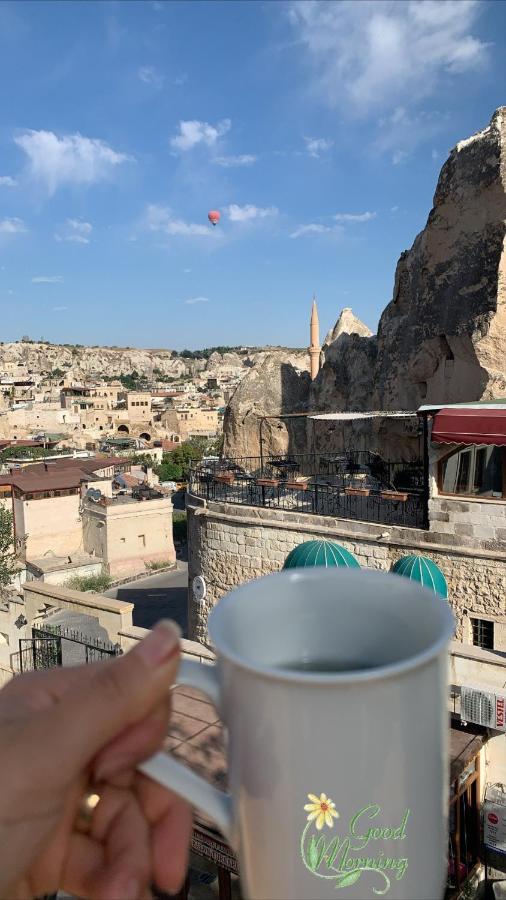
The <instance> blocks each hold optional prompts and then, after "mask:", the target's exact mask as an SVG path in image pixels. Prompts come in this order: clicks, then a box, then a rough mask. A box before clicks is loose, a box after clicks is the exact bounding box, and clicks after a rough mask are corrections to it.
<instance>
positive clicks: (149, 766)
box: [137, 659, 233, 843]
mask: <svg viewBox="0 0 506 900" xmlns="http://www.w3.org/2000/svg"><path fill="white" fill-rule="evenodd" d="M176 684H184V685H188V687H193V688H197V689H198V690H199V691H202V692H203V693H204V694H206V696H208V697H209V699H210V700H211V701H212V703H213V706H215V708H216V710H217V711H218V712H219V708H220V686H219V682H218V676H217V671H216V666H214V665H209V664H208V663H200V662H195V661H194V660H191V659H182V660H181V662H180V664H179V672H178V676H177V681H176ZM137 768H138V769H139V771H140V772H142V773H143V774H144V775H149V777H150V778H153V780H154V781H158V783H159V784H162V785H163V786H164V787H166V788H169V790H171V791H174V793H176V794H179V796H180V797H183V798H184V799H185V800H188V801H189V802H190V803H191V804H192V806H196V807H197V808H198V809H201V810H202V812H204V813H205V814H206V815H207V816H209V818H210V819H212V820H213V821H214V822H216V824H217V826H218V828H219V829H220V831H221V832H222V834H223V835H224V836H225V838H226V839H227V841H228V842H229V843H233V837H232V799H231V797H230V794H226V793H225V792H224V791H218V790H217V789H216V788H214V787H212V785H210V784H208V782H207V781H205V779H204V778H201V777H200V775H196V774H195V772H192V771H191V769H188V768H187V766H185V765H183V764H182V763H180V762H176V760H175V759H174V758H173V757H172V756H169V754H168V753H161V752H160V753H155V754H154V755H153V756H151V757H150V758H149V759H146V760H144V762H142V763H139V765H138V766H137Z"/></svg>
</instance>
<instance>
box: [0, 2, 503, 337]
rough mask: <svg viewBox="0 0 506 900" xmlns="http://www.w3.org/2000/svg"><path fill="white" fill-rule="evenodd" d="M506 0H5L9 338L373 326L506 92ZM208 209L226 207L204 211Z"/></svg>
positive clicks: (0, 130)
mask: <svg viewBox="0 0 506 900" xmlns="http://www.w3.org/2000/svg"><path fill="white" fill-rule="evenodd" d="M505 26H506V4H504V3H501V2H475V0H446V2H438V0H435V2H433V0H422V2H418V0H409V2H401V0H394V2H390V0H385V2H383V0H373V2H372V3H369V2H368V0H362V2H355V0H353V2H347V0H344V2H335V3H334V2H333V3H330V4H328V3H326V2H322V3H319V2H316V0H310V2H308V3H306V2H303V0H300V2H293V3H292V2H286V3H285V2H266V3H263V2H260V0H259V2H248V0H241V2H234V0H227V2H223V3H222V2H207V3H204V2H199V3H197V2H171V3H168V2H162V0H144V2H135V0H131V2H108V0H105V2H94V0H86V2H80V0H73V2H45V0H35V2H23V0H17V2H14V3H9V2H7V3H2V2H0V85H1V88H0V302H1V308H2V315H1V320H0V321H1V326H2V327H1V333H0V339H1V340H4V341H6V340H16V339H18V338H19V337H21V335H23V334H28V335H30V336H31V337H32V338H39V337H44V338H46V339H47V340H51V341H55V342H56V341H66V342H77V343H82V344H107V345H118V346H125V345H130V346H140V347H171V348H175V349H182V348H183V347H190V348H197V347H203V346H210V345H216V344H232V345H235V344H249V345H252V344H265V343H273V344H287V345H289V346H304V345H306V344H307V342H308V317H309V310H310V301H311V296H312V293H313V291H315V292H316V295H317V298H318V304H319V310H320V321H321V326H322V332H324V331H326V330H327V329H328V328H329V327H331V325H333V324H334V321H335V319H336V318H337V315H338V313H339V311H340V309H341V308H342V307H343V306H351V307H352V308H353V310H354V312H355V313H356V314H357V315H359V316H360V317H361V318H362V319H363V320H364V321H365V322H366V323H367V324H368V325H369V326H370V327H371V328H373V329H375V327H376V325H377V321H378V318H379V315H380V313H381V310H382V309H383V307H384V305H385V304H386V303H387V302H388V301H389V299H390V297H391V292H392V286H393V278H394V271H395V264H396V261H397V258H398V256H399V254H400V252H401V251H402V250H403V249H405V248H407V247H409V246H410V245H411V243H412V241H413V239H414V237H415V235H416V234H417V232H418V231H419V230H420V229H421V228H422V227H423V226H424V224H425V221H426V218H427V214H428V212H429V209H430V207H431V203H432V196H433V193H434V188H435V185H436V180H437V176H438V172H439V169H440V167H441V165H442V163H443V161H444V159H445V157H446V155H447V153H448V150H449V149H450V148H451V147H452V146H453V145H454V144H455V143H456V142H457V141H458V140H459V139H461V138H464V137H466V136H468V135H470V134H471V133H473V132H474V131H476V130H478V129H480V128H483V127H484V126H485V125H486V124H487V123H488V120H489V118H490V116H491V114H492V112H493V111H494V109H495V108H496V107H497V106H500V105H501V104H506V84H505V76H506V61H505V60H506V55H505V53H504V34H505V33H506V29H505ZM209 209H218V210H220V212H221V222H220V224H219V225H218V226H217V227H216V228H212V227H211V226H210V225H209V223H208V221H207V212H208V210H209Z"/></svg>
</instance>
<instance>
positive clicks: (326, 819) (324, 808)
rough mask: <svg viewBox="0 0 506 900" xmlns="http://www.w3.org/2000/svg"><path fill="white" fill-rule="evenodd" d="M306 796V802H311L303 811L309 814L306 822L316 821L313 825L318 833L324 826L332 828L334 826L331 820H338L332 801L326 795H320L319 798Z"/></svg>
mask: <svg viewBox="0 0 506 900" xmlns="http://www.w3.org/2000/svg"><path fill="white" fill-rule="evenodd" d="M307 796H308V800H310V801H311V803H306V805H305V807H304V809H305V811H306V812H307V813H309V815H308V817H307V820H308V822H312V821H313V820H314V819H316V821H315V825H316V827H317V829H318V831H321V829H322V828H323V826H324V825H328V827H329V828H332V826H333V824H334V821H333V819H338V818H339V813H338V811H337V809H336V804H335V803H334V801H333V800H331V799H330V797H327V795H326V794H320V796H319V797H317V796H316V794H308V795H307Z"/></svg>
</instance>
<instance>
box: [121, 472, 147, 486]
mask: <svg viewBox="0 0 506 900" xmlns="http://www.w3.org/2000/svg"><path fill="white" fill-rule="evenodd" d="M114 480H115V481H116V482H117V483H118V484H120V485H122V486H123V487H127V488H133V487H139V484H141V483H142V482H143V481H144V480H145V479H143V478H136V477H135V475H129V474H128V472H122V473H121V474H120V475H116V476H115V479H114Z"/></svg>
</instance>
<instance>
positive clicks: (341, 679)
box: [208, 568, 456, 687]
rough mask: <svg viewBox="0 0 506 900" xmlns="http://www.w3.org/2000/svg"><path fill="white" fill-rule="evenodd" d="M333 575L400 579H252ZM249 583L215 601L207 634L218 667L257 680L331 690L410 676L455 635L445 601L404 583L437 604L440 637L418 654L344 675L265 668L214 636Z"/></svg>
mask: <svg viewBox="0 0 506 900" xmlns="http://www.w3.org/2000/svg"><path fill="white" fill-rule="evenodd" d="M337 572H340V574H341V575H344V576H345V577H348V576H350V575H351V576H352V577H353V576H354V575H360V576H361V577H366V578H368V579H371V580H376V581H377V580H378V579H379V578H381V579H387V580H390V581H392V583H395V584H396V585H397V582H398V580H399V579H400V578H401V576H400V575H393V574H392V573H390V572H380V571H366V570H364V569H360V570H356V569H347V570H345V572H343V570H336V569H318V568H313V569H303V568H301V569H293V570H291V571H290V572H287V571H281V572H275V573H272V574H269V575H264V576H261V577H260V578H257V579H254V581H257V582H258V581H262V580H263V579H265V578H277V579H279V578H280V577H281V578H283V579H284V580H285V579H289V580H308V581H312V580H316V579H321V578H324V579H328V580H331V579H332V578H335V576H336V573H337ZM393 579H395V582H393ZM252 583H253V582H251V581H250V582H246V583H245V584H242V585H239V586H238V587H237V588H234V589H233V590H231V591H229V592H228V593H227V594H225V595H224V596H223V597H222V598H221V599H220V600H219V601H218V603H217V604H216V606H215V607H214V608H213V610H212V611H211V613H210V615H209V624H208V631H209V635H210V638H211V641H212V645H213V647H214V649H215V650H216V651H217V656H218V663H219V660H220V657H222V658H223V659H224V660H227V661H228V662H231V663H233V665H234V666H237V667H238V668H240V669H244V670H246V671H248V672H251V673H252V674H254V675H256V676H258V677H263V678H265V679H268V680H269V681H284V682H292V683H299V684H304V685H314V686H329V687H331V686H339V685H347V684H357V683H362V682H376V681H383V680H386V679H390V678H395V677H397V676H399V675H402V674H404V673H406V672H410V671H412V670H414V669H417V668H420V667H422V666H424V665H427V664H428V663H429V662H431V661H432V660H433V659H434V658H436V657H437V656H439V654H440V653H441V651H442V650H443V648H445V647H446V646H447V645H448V644H449V642H450V641H451V639H452V637H453V636H454V633H455V625H456V622H455V617H454V615H453V612H452V610H451V608H450V605H449V603H448V601H447V600H444V599H443V598H441V597H439V596H438V595H436V594H434V593H432V591H430V590H428V588H426V587H423V586H422V585H420V584H415V583H414V582H408V583H407V584H406V585H405V588H406V590H408V591H410V592H411V593H412V594H418V595H419V596H421V595H422V594H423V595H424V596H423V599H424V601H425V602H426V603H431V604H433V605H434V606H435V605H436V604H440V607H439V612H440V614H441V633H440V634H439V635H438V637H436V638H435V639H434V640H433V641H432V642H431V643H430V644H429V646H428V647H426V648H425V649H424V650H421V651H420V652H418V653H414V654H412V655H411V656H409V657H407V658H406V659H401V660H397V661H396V662H392V663H386V664H385V665H379V666H375V667H374V668H367V669H353V670H350V671H348V672H347V671H340V672H308V671H301V670H295V669H281V668H277V667H276V666H273V665H267V664H264V663H261V662H259V663H256V662H255V661H254V660H251V659H247V658H245V657H243V656H241V655H240V654H239V653H236V652H235V651H234V650H233V649H232V648H230V647H229V646H228V644H227V642H226V640H225V639H224V640H220V635H219V633H217V631H218V629H219V621H220V619H221V618H222V617H223V616H224V615H226V612H227V608H228V607H230V606H231V605H233V603H234V602H236V601H235V599H234V595H236V594H237V593H239V592H241V591H243V590H244V589H246V588H248V587H250V586H251V584H252Z"/></svg>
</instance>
